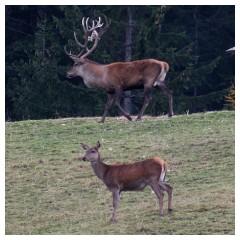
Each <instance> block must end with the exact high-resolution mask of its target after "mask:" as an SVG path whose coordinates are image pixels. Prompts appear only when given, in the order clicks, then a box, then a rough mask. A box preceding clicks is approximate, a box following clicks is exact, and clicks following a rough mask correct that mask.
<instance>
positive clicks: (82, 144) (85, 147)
mask: <svg viewBox="0 0 240 240" xmlns="http://www.w3.org/2000/svg"><path fill="white" fill-rule="evenodd" d="M81 146H82V148H83V149H85V150H88V149H89V147H88V146H87V145H86V144H84V143H81Z"/></svg>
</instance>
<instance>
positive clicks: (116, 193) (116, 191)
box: [110, 189, 120, 222]
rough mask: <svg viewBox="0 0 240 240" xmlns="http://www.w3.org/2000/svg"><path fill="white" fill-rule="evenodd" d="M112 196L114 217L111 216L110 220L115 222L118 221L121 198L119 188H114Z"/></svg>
mask: <svg viewBox="0 0 240 240" xmlns="http://www.w3.org/2000/svg"><path fill="white" fill-rule="evenodd" d="M112 197H113V211H112V217H111V219H110V221H111V222H115V221H116V209H117V204H118V201H119V199H120V192H119V189H114V190H112Z"/></svg>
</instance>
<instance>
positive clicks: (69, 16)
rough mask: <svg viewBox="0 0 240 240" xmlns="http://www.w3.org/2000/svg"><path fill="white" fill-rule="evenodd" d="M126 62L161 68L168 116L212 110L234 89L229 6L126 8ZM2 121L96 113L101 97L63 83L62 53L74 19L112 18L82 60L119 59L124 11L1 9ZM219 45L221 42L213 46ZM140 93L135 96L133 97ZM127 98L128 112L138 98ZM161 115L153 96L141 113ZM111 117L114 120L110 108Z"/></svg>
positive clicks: (76, 23) (157, 96) (76, 82)
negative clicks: (129, 40) (170, 109)
mask: <svg viewBox="0 0 240 240" xmlns="http://www.w3.org/2000/svg"><path fill="white" fill-rule="evenodd" d="M132 11H133V16H134V19H133V24H134V27H133V46H132V60H138V59H144V58H156V59H159V60H163V61H166V62H168V63H169V65H170V71H169V73H168V75H167V85H168V86H169V88H170V89H171V90H173V93H174V111H175V113H184V112H186V111H190V112H199V111H208V110H220V109H222V108H223V107H224V104H225V96H226V95H227V92H228V90H229V88H230V87H231V84H232V83H234V79H235V78H234V74H235V69H234V56H233V55H231V54H228V53H226V52H225V50H226V49H228V48H229V47H232V46H233V45H234V41H235V32H234V31H235V22H234V19H235V7H234V6H216V5H215V6H132ZM5 14H6V35H5V36H6V66H5V68H6V108H5V109H6V120H24V119H43V118H58V117H70V116H98V115H102V113H103V109H104V104H105V101H106V94H105V93H104V92H103V91H101V90H99V89H88V88H86V86H84V84H83V82H82V79H81V78H75V79H71V80H69V79H67V78H66V72H67V70H68V69H69V68H70V67H71V66H72V64H73V63H72V62H71V60H70V59H69V58H68V56H66V54H65V53H64V50H63V47H64V45H67V49H71V50H72V52H75V53H77V52H78V51H79V49H78V47H77V46H76V44H75V42H74V38H73V31H76V33H77V35H78V36H79V39H81V35H82V30H81V19H82V18H83V17H84V16H89V17H98V16H99V15H102V14H105V15H106V16H108V17H109V18H111V19H112V23H111V27H110V29H109V30H108V32H106V33H105V34H104V36H103V37H102V39H101V41H100V42H99V45H98V47H97V49H96V50H95V51H94V52H93V53H92V54H91V55H90V59H91V60H93V61H96V62H99V63H104V64H107V63H111V62H117V61H124V49H125V48H124V44H125V29H126V26H127V17H126V16H127V7H126V6H6V9H5ZM220 40H221V41H220ZM141 92H142V91H141ZM133 95H135V97H133V98H132V100H133V103H134V105H135V106H136V109H135V110H134V113H135V111H137V110H139V109H137V108H139V106H140V105H142V101H143V98H141V97H140V96H141V94H139V93H138V92H137V91H136V92H133ZM166 112H167V101H166V99H165V97H164V96H163V95H162V94H161V93H159V92H158V91H156V90H154V98H153V101H152V102H151V104H150V106H149V108H148V109H147V111H146V114H151V115H159V114H163V113H166ZM111 114H118V112H116V109H113V110H112V113H111Z"/></svg>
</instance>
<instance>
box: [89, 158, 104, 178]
mask: <svg viewBox="0 0 240 240" xmlns="http://www.w3.org/2000/svg"><path fill="white" fill-rule="evenodd" d="M91 166H92V168H93V171H94V173H95V174H96V176H97V177H98V178H100V179H101V180H103V176H104V174H105V172H106V171H107V169H108V165H106V164H105V163H103V162H102V160H101V159H100V157H99V158H98V160H97V161H95V162H91Z"/></svg>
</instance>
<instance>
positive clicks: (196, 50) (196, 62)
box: [192, 6, 198, 112]
mask: <svg viewBox="0 0 240 240" xmlns="http://www.w3.org/2000/svg"><path fill="white" fill-rule="evenodd" d="M194 20H195V49H194V53H195V61H194V65H195V68H196V67H197V65H198V6H196V7H195V10H194ZM197 94H198V89H197V86H194V87H193V96H194V97H196V96H197ZM192 111H193V112H196V111H197V108H196V106H193V110H192Z"/></svg>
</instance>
